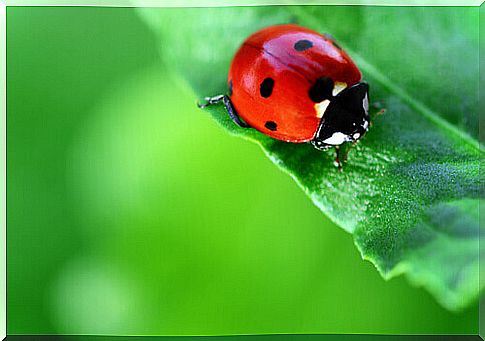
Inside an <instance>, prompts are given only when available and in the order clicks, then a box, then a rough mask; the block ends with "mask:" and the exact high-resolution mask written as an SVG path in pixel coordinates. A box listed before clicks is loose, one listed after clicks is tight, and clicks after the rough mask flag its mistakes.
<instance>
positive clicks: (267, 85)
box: [259, 77, 274, 98]
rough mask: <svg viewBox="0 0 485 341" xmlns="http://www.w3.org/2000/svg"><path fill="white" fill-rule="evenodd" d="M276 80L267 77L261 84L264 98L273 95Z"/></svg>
mask: <svg viewBox="0 0 485 341" xmlns="http://www.w3.org/2000/svg"><path fill="white" fill-rule="evenodd" d="M273 86H274V80H273V78H270V77H267V78H265V79H264V81H263V82H262V83H261V84H260V85H259V93H260V94H261V96H263V97H264V98H268V97H269V96H271V93H272V92H273Z"/></svg>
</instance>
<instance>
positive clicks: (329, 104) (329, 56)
mask: <svg viewBox="0 0 485 341" xmlns="http://www.w3.org/2000/svg"><path fill="white" fill-rule="evenodd" d="M227 82H228V87H229V92H228V94H226V95H219V96H215V97H206V98H205V100H206V103H204V104H199V107H201V108H203V107H206V106H208V105H212V104H215V103H218V102H221V101H222V102H223V103H224V105H225V107H226V109H227V112H228V114H229V116H230V117H231V118H232V120H233V121H234V122H235V123H236V124H237V125H239V126H241V127H245V128H249V127H252V128H255V129H257V130H259V131H261V132H262V133H264V134H266V135H268V136H270V137H272V138H275V139H278V140H282V141H286V142H293V143H303V142H310V143H311V144H312V145H313V146H314V147H315V148H317V149H319V150H327V149H329V148H331V147H335V148H336V150H337V158H336V161H337V164H338V166H339V168H340V167H341V164H340V161H339V155H338V153H339V152H338V150H339V149H338V147H339V146H340V145H342V144H343V143H345V142H355V141H357V140H359V139H360V138H361V137H362V136H363V135H364V134H365V133H366V131H367V129H368V128H369V123H370V118H369V101H368V98H369V96H368V92H369V86H368V84H367V83H365V82H362V74H361V72H360V71H359V69H358V67H357V66H356V65H355V64H354V62H353V61H352V60H351V59H350V57H349V55H348V54H347V53H346V52H345V51H344V50H342V48H341V47H340V46H339V45H338V44H337V43H335V41H334V40H333V39H332V38H331V37H329V36H326V35H322V34H320V33H318V32H315V31H312V30H310V29H308V28H305V27H302V26H298V25H294V24H287V25H276V26H270V27H267V28H264V29H262V30H260V31H257V32H256V33H254V34H252V35H251V36H249V38H247V39H246V40H245V41H244V42H243V44H242V45H241V46H240V47H239V49H238V51H237V52H236V54H235V56H234V58H233V60H232V63H231V66H230V69H229V75H228V79H227Z"/></svg>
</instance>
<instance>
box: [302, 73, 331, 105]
mask: <svg viewBox="0 0 485 341" xmlns="http://www.w3.org/2000/svg"><path fill="white" fill-rule="evenodd" d="M333 86H334V84H333V80H332V79H331V78H330V77H320V78H318V79H317V81H316V82H315V84H313V85H312V87H311V88H310V90H309V91H308V96H310V99H311V100H312V101H313V102H315V103H320V102H321V101H323V100H325V99H331V98H332V97H333V95H332V90H333Z"/></svg>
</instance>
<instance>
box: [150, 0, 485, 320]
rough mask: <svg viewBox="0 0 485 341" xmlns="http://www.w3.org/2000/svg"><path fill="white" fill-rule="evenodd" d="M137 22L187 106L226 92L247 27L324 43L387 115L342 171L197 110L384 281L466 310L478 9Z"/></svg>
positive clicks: (473, 284)
mask: <svg viewBox="0 0 485 341" xmlns="http://www.w3.org/2000/svg"><path fill="white" fill-rule="evenodd" d="M141 14H142V15H143V16H144V17H145V18H146V20H147V22H148V23H150V25H151V26H152V27H153V28H154V31H155V32H157V33H158V34H159V37H160V48H161V55H162V57H163V58H164V59H165V61H166V62H167V64H168V65H170V66H171V68H172V69H173V70H174V72H176V73H177V74H179V75H180V76H181V77H182V78H183V79H184V80H185V81H186V82H187V83H188V85H189V86H190V87H192V89H194V91H195V93H196V94H197V97H199V98H201V97H204V96H209V95H215V94H220V93H224V92H226V91H227V89H226V88H225V84H226V77H227V70H228V67H229V63H230V61H231V59H232V56H233V55H234V53H235V51H236V49H237V48H238V46H239V45H240V44H241V42H242V41H243V40H244V39H245V38H246V37H247V36H248V35H249V34H251V33H252V32H254V31H256V30H257V29H259V28H262V27H265V26H268V25H272V24H281V23H288V22H296V23H299V24H301V25H304V26H307V27H310V28H312V29H315V30H317V31H320V32H326V33H330V34H331V35H332V36H334V37H335V38H336V39H337V41H338V42H339V44H340V45H342V46H343V47H344V49H346V50H347V52H349V54H350V55H351V56H352V58H353V59H354V61H355V62H356V64H357V65H358V66H359V67H360V68H361V70H362V72H363V74H364V78H365V80H366V81H367V82H368V83H369V84H370V87H371V92H370V96H371V102H374V103H376V102H379V103H381V104H383V106H384V107H385V108H386V113H385V114H384V115H380V116H377V117H376V116H375V115H374V117H373V124H372V127H371V129H370V130H369V132H368V133H367V134H366V136H365V137H364V138H363V139H362V140H361V142H360V143H359V144H357V145H356V146H355V147H354V148H353V149H351V150H350V152H349V157H348V162H347V163H346V164H345V165H344V171H343V172H338V171H337V170H336V168H335V166H334V164H333V159H334V152H333V151H332V150H330V151H326V152H321V151H317V150H315V149H314V148H313V147H312V146H311V145H309V144H291V143H285V142H281V141H277V140H274V139H271V138H269V137H267V136H265V135H264V134H262V133H260V132H258V131H255V130H253V129H242V128H239V127H237V126H236V125H235V124H234V123H233V122H232V121H231V120H230V118H229V117H228V115H227V112H226V111H225V109H224V107H223V106H222V105H218V106H212V107H209V108H208V109H207V111H208V112H210V114H212V116H213V117H214V119H215V120H216V121H217V122H218V123H220V124H221V125H222V126H223V127H225V128H226V129H227V130H228V131H229V132H230V133H231V134H234V135H237V136H240V137H242V138H245V139H249V140H251V141H254V142H256V143H258V144H260V145H261V147H262V149H263V151H264V152H265V153H266V155H267V156H268V157H269V158H270V159H271V160H272V161H273V162H274V163H275V164H276V165H277V166H278V167H280V168H281V169H283V170H284V171H285V172H287V173H288V174H289V175H290V176H291V177H292V178H293V179H294V180H295V181H296V182H297V183H298V184H299V185H300V186H301V188H302V189H303V190H304V191H305V193H306V194H307V195H308V197H309V198H311V200H312V201H313V202H314V203H315V205H316V206H317V207H319V208H320V210H321V211H322V212H324V213H325V214H327V215H328V216H329V217H330V218H331V219H332V220H334V221H335V222H336V223H337V224H338V225H340V226H341V227H342V228H343V229H345V230H346V231H348V232H349V233H352V234H353V236H354V240H355V244H356V246H357V247H358V249H359V250H360V252H361V254H362V257H363V258H364V259H367V260H369V261H371V262H372V263H373V264H375V266H376V268H377V269H378V271H379V272H380V273H381V275H382V276H383V277H384V278H386V279H388V278H391V277H393V276H395V275H397V274H401V273H404V274H406V276H407V277H408V278H409V279H410V280H411V281H412V282H413V283H415V284H417V285H420V286H423V287H425V288H427V289H428V290H429V291H430V292H431V293H432V294H433V295H434V296H435V297H436V299H437V300H438V301H439V302H440V303H441V304H442V305H443V306H445V307H446V308H448V309H450V310H459V309H463V308H464V307H466V306H467V305H469V304H471V303H472V302H474V301H476V299H477V297H478V295H479V291H480V289H481V288H480V285H479V281H478V274H479V270H478V261H479V253H480V254H482V255H483V252H479V222H478V211H479V200H480V198H482V197H483V194H484V193H483V189H482V187H481V183H482V181H481V180H482V179H481V177H480V173H479V158H481V156H482V151H481V147H480V145H479V144H478V142H477V141H476V139H475V138H476V137H477V136H478V124H477V119H478V93H479V92H478V9H474V8H443V7H441V8H438V7H433V8H415V7H410V8H402V7H399V8H393V7H366V6H359V7H350V6H345V7H338V6H313V7H311V6H286V7H285V6H269V7H232V8H204V9H202V8H191V9H158V10H155V9H143V10H141ZM182 17H183V18H184V24H183V25H180V24H179V22H180V21H179V19H180V18H182ZM178 114H182V113H178ZM235 152H237V151H235ZM358 280H359V279H358V278H356V281H357V282H358Z"/></svg>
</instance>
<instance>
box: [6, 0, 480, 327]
mask: <svg viewBox="0 0 485 341" xmlns="http://www.w3.org/2000/svg"><path fill="white" fill-rule="evenodd" d="M7 20H8V33H7V34H8V36H7V40H8V46H7V47H8V55H7V58H8V65H7V68H8V69H7V81H8V94H7V101H8V125H7V129H8V147H7V153H8V166H7V171H8V184H7V185H8V190H9V191H8V211H7V214H8V290H9V294H8V313H9V315H8V316H9V317H8V333H9V334H20V333H30V334H34V333H66V334H82V333H86V334H103V333H108V334H136V335H154V334H161V335H162V334H164V335H178V334H191V335H194V334H195V335H203V334H205V335H207V334H233V333H239V334H241V333H243V334H248V333H429V334H432V333H470V334H476V333H477V325H478V321H477V320H478V309H477V306H474V307H471V308H469V309H468V310H467V311H464V312H462V313H460V314H454V313H450V312H447V311H446V310H444V309H443V308H441V307H440V306H439V305H438V304H437V303H435V301H434V300H433V299H432V297H431V296H430V295H429V294H428V293H426V292H425V291H424V290H422V289H419V288H414V287H412V286H410V285H409V284H408V283H407V282H406V281H405V280H404V279H403V278H396V279H393V280H390V281H389V282H385V281H384V280H383V279H382V278H381V277H380V276H379V275H378V273H377V271H376V270H375V269H374V268H373V266H372V265H371V264H370V263H368V262H365V261H363V260H362V259H361V258H360V255H359V254H358V252H357V250H356V249H355V247H354V245H353V243H352V238H351V236H350V235H348V234H347V233H345V232H344V231H342V230H341V229H340V228H338V227H337V226H335V225H334V224H333V223H331V222H330V221H329V220H328V219H327V218H325V217H324V216H323V215H322V214H321V212H320V211H319V210H318V209H317V208H316V207H314V206H313V205H312V204H311V202H310V200H308V198H306V196H305V195H304V193H303V192H302V191H301V190H300V189H299V188H298V187H297V185H296V184H295V183H294V182H293V181H292V180H291V179H290V178H289V177H288V176H287V175H285V174H283V173H282V172H280V171H279V170H278V169H277V168H275V167H274V166H273V165H272V164H271V162H270V161H269V160H267V159H266V157H265V156H264V155H263V153H262V152H261V150H260V149H259V148H258V147H257V146H256V145H254V144H252V143H249V142H246V141H243V140H240V139H237V138H234V137H231V136H229V135H228V134H227V133H225V132H224V131H223V130H222V129H221V128H219V127H218V126H217V125H216V123H215V122H214V121H213V120H212V119H211V118H210V117H209V115H207V114H206V113H204V112H202V111H200V110H197V109H196V107H195V105H194V96H193V95H192V94H191V93H190V91H188V90H187V88H185V87H184V85H183V84H180V83H178V82H177V81H176V80H175V79H174V78H173V77H172V76H171V75H170V73H169V72H166V68H165V67H163V66H162V65H161V64H160V61H159V56H158V52H157V44H156V42H155V39H156V38H155V36H153V35H152V34H151V33H150V31H149V30H148V29H147V28H146V27H145V26H144V25H143V23H142V21H141V20H139V18H138V17H137V14H136V11H135V10H134V9H126V8H8V10H7ZM184 24H189V23H184V21H183V18H181V19H180V25H184ZM164 48H170V46H165V47H164ZM187 53H190V51H187Z"/></svg>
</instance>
